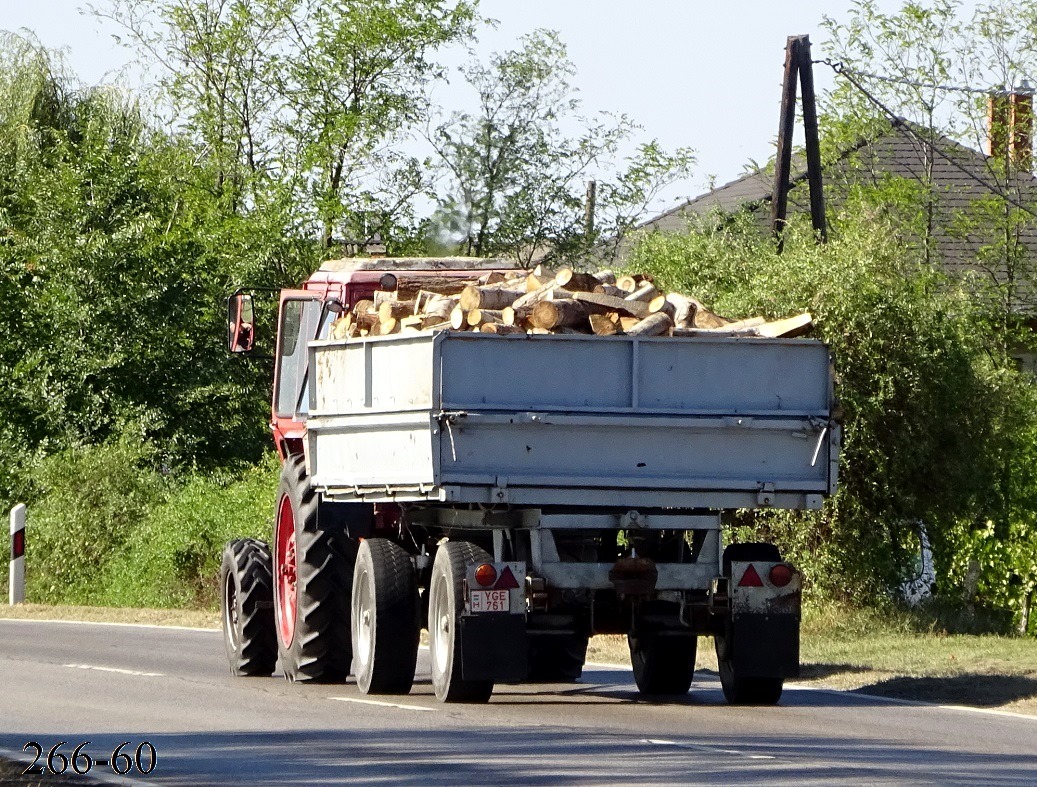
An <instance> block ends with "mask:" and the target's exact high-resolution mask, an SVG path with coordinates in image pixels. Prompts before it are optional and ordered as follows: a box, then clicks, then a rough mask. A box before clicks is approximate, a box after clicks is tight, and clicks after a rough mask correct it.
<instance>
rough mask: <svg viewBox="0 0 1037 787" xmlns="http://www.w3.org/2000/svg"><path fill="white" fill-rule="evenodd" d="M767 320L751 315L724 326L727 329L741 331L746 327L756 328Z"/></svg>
mask: <svg viewBox="0 0 1037 787" xmlns="http://www.w3.org/2000/svg"><path fill="white" fill-rule="evenodd" d="M765 322H767V321H766V320H765V319H763V317H750V318H749V319H747V320H738V321H737V322H729V323H728V324H727V325H725V326H723V329H724V330H726V331H741V330H744V329H745V328H756V327H757V326H760V325H763V324H764V323H765Z"/></svg>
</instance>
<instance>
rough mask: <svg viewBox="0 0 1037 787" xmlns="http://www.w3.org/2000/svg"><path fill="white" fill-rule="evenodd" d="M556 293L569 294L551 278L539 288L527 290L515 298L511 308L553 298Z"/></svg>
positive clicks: (563, 295)
mask: <svg viewBox="0 0 1037 787" xmlns="http://www.w3.org/2000/svg"><path fill="white" fill-rule="evenodd" d="M556 294H560V295H559V297H563V298H564V297H566V296H570V297H571V294H570V293H568V292H566V291H565V290H564V289H563V288H562V287H560V286H558V284H557V283H556V282H555V281H554V279H552V280H551V281H549V282H548V283H547V284H545V285H543V286H542V287H540V289H537V290H533V292H527V293H526V294H525V295H523V296H522V297H521V298H518V299H516V300H515V301H514V302H513V303H512V304H510V305H511V306H512V307H513V308H515V309H519V308H521V307H523V306H532V305H533V304H535V303H540V302H541V301H546V300H547V299H548V298H553V297H555V296H556Z"/></svg>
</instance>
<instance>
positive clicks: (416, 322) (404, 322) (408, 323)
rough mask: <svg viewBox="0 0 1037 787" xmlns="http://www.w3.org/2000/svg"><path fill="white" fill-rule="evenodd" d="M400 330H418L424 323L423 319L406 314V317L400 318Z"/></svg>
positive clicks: (419, 316) (415, 315)
mask: <svg viewBox="0 0 1037 787" xmlns="http://www.w3.org/2000/svg"><path fill="white" fill-rule="evenodd" d="M399 323H400V330H401V331H402V330H406V329H407V328H416V329H420V328H421V327H422V324H423V323H424V318H423V317H422V316H421V315H420V314H408V315H407V316H406V317H400V319H399Z"/></svg>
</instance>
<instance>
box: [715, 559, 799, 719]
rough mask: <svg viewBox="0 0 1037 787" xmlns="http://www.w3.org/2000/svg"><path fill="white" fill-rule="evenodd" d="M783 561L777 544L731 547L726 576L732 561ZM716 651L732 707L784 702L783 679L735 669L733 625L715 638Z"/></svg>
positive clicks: (725, 568) (724, 560)
mask: <svg viewBox="0 0 1037 787" xmlns="http://www.w3.org/2000/svg"><path fill="white" fill-rule="evenodd" d="M736 560H737V561H750V560H768V561H779V560H781V553H780V552H779V551H778V548H777V547H776V546H774V544H764V543H747V544H729V545H728V546H727V547H726V548H725V549H724V556H723V568H724V576H726V577H728V578H729V579H730V578H731V563H732V561H736ZM714 643H715V645H716V651H717V668H718V672H719V673H720V687H721V688H722V689H723V690H724V699H726V700H727V701H728V703H730V704H731V705H775V704H777V702H778V700H779V699H781V693H782V691H783V689H784V686H785V681H784V679H783V678H773V677H756V676H754V677H747V676H744V675H739V674H738V671H737V670H736V669H735V667H734V659H733V658H732V653H733V652H734V646H735V643H734V642H733V638H732V635H731V630H730V626H728V628H727V631H726V632H725V633H723V634H717V635H716V636H715V637H714Z"/></svg>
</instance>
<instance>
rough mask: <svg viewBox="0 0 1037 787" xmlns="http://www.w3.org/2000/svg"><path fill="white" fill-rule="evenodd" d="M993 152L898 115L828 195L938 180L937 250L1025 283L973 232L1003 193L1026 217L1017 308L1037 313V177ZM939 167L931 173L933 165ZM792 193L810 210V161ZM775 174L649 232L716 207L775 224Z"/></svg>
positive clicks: (735, 186)
mask: <svg viewBox="0 0 1037 787" xmlns="http://www.w3.org/2000/svg"><path fill="white" fill-rule="evenodd" d="M993 163H994V162H993V161H992V159H991V158H990V157H988V156H986V155H985V154H983V153H980V152H978V151H976V150H973V149H972V148H969V147H966V146H965V145H962V144H960V143H958V142H955V141H954V140H952V139H950V138H948V137H946V136H942V135H937V136H936V137H934V138H933V139H931V140H930V139H927V135H926V133H925V132H924V131H923V130H922V129H920V128H918V127H916V126H914V125H912V124H910V123H908V122H906V121H898V122H896V123H894V124H892V126H891V127H890V128H889V129H888V130H887V131H886V132H885V133H882V134H880V135H878V136H876V137H874V138H872V139H869V140H862V141H860V142H859V143H858V144H857V145H855V146H852V147H851V148H848V149H847V150H846V151H844V153H843V155H842V156H840V157H839V159H838V160H836V161H835V162H833V163H831V164H829V165H828V166H826V167H825V172H824V179H825V190H826V197H827V198H828V201H829V204H830V206H834V207H837V206H838V204H839V203H840V201H841V194H845V190H844V189H841V188H839V186H847V185H850V184H853V183H861V182H872V183H874V184H876V185H878V184H879V183H881V182H882V181H884V180H888V179H890V178H904V179H907V180H914V181H918V182H919V183H926V182H930V180H931V182H932V184H933V191H934V193H935V196H936V199H935V200H934V214H933V233H932V238H933V241H934V244H933V246H934V250H935V253H936V257H937V259H938V260H939V262H940V264H941V265H942V266H943V267H944V268H945V269H946V270H947V271H948V272H949V273H954V274H962V273H964V272H966V271H972V272H975V273H978V274H980V275H981V276H982V277H986V278H987V280H994V281H997V282H998V283H1000V284H1004V283H1005V282H1007V281H1009V280H1012V281H1014V282H1015V283H1016V284H1018V275H1019V272H1020V271H1019V270H1018V269H1012V267H1011V266H1010V265H1009V264H1008V263H1006V261H1005V259H1004V258H1003V256H1002V257H1001V258H997V257H996V255H994V256H993V257H992V256H991V255H990V253H989V250H987V251H984V249H985V248H987V247H989V246H990V244H991V242H992V240H993V239H992V238H991V237H990V236H989V233H988V234H987V236H986V237H984V236H982V235H981V234H977V231H976V230H974V231H973V232H971V233H970V232H969V231H968V230H967V229H966V228H965V227H964V225H963V220H967V219H968V218H969V217H970V216H975V215H976V210H977V201H978V200H982V199H983V198H985V197H990V196H995V195H1003V196H1004V201H1003V202H1002V203H1001V204H1002V205H1007V206H1009V207H1010V208H1015V209H1018V211H1019V212H1020V214H1021V216H1022V217H1023V220H1022V221H1021V222H1020V225H1019V226H1018V227H1017V228H1016V237H1015V239H1014V240H1015V242H1017V243H1018V244H1020V247H1021V251H1022V252H1023V254H1024V259H1025V260H1027V262H1028V266H1026V267H1027V271H1026V273H1027V277H1026V278H1027V286H1025V287H1020V286H1017V287H1016V288H1015V289H1016V295H1017V297H1018V298H1019V300H1020V301H1022V302H1020V303H1016V304H1013V308H1023V309H1024V310H1026V311H1037V290H1034V289H1033V288H1032V287H1030V286H1029V279H1031V278H1033V277H1032V274H1033V273H1034V271H1035V270H1037V178H1035V177H1034V176H1033V175H1032V174H1031V173H1029V172H1013V173H1010V175H1009V176H1008V177H1007V178H1006V177H1005V175H1004V174H1003V173H1001V174H998V173H997V171H996V168H995V167H993V166H992V164H993ZM929 167H931V168H932V174H931V179H930V178H928V177H927V175H926V173H927V169H928V168H929ZM792 171H793V175H792V178H791V184H792V185H791V188H790V191H789V211H790V213H791V212H794V211H795V212H798V211H808V210H809V207H810V202H809V193H808V189H807V188H806V186H805V185H803V184H804V182H805V180H806V172H805V161H804V160H803V159H802V158H800V159H799V160H797V161H794V162H793V168H792ZM773 186H774V176H773V174H772V173H770V172H762V171H760V172H754V173H750V174H748V175H745V176H743V177H741V178H738V179H737V180H733V181H731V182H730V183H726V184H724V185H723V186H720V187H718V188H716V189H713V190H711V191H709V192H707V193H705V194H702V195H700V196H698V197H695V198H693V199H690V200H688V201H687V202H685V203H683V204H681V205H679V206H677V207H675V208H673V209H672V210H669V211H667V212H666V213H663V214H661V215H659V216H656V217H655V218H653V219H650V220H648V221H646V222H644V223H643V224H641V225H640V226H639V227H638V229H640V230H642V231H661V232H667V231H680V230H683V229H685V228H686V226H687V222H688V220H689V219H690V218H693V217H695V216H704V215H706V214H708V213H710V212H712V211H716V210H720V211H722V212H727V213H732V212H735V211H738V210H743V209H747V210H750V211H755V212H757V213H759V214H760V222H761V225H764V226H766V225H769V221H770V203H771V195H772V189H773Z"/></svg>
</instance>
